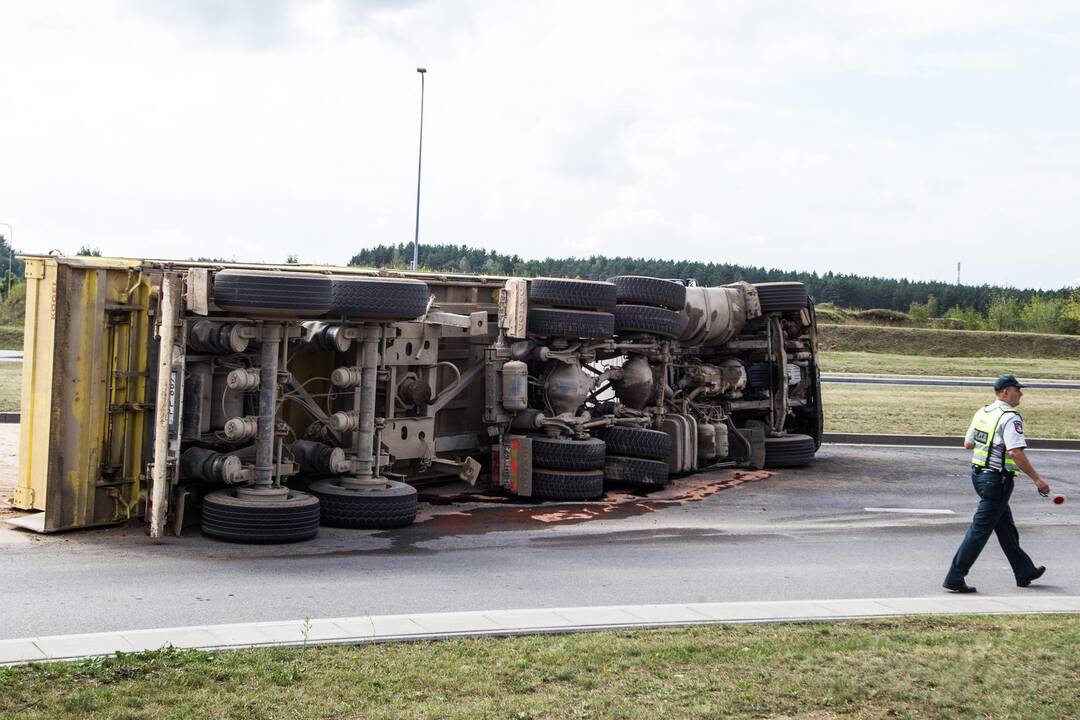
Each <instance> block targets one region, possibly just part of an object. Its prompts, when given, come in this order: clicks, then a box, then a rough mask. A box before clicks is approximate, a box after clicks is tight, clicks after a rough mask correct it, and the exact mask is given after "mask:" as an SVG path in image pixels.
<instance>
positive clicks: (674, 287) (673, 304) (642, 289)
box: [608, 275, 686, 310]
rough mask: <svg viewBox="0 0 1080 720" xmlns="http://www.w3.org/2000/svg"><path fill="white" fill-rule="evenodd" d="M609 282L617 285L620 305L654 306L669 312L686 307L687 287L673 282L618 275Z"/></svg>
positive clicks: (609, 279)
mask: <svg viewBox="0 0 1080 720" xmlns="http://www.w3.org/2000/svg"><path fill="white" fill-rule="evenodd" d="M608 282H609V283H612V284H614V285H615V288H616V289H617V291H618V294H617V298H618V301H619V303H620V304H622V303H626V304H630V305H654V306H656V307H664V308H668V309H669V310H682V309H683V307H684V306H685V305H686V287H685V286H683V285H680V284H679V283H677V282H673V281H671V280H661V279H660V278H652V277H641V276H639V275H617V276H615V277H613V278H608Z"/></svg>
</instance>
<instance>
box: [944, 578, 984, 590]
mask: <svg viewBox="0 0 1080 720" xmlns="http://www.w3.org/2000/svg"><path fill="white" fill-rule="evenodd" d="M941 587H943V588H945V589H946V590H948V591H949V592H954V593H973V592H976V590H975V588H973V587H971V586H970V585H968V584H967V583H965V582H964V581H963V580H961V581H960V582H958V583H950V582H946V583H941Z"/></svg>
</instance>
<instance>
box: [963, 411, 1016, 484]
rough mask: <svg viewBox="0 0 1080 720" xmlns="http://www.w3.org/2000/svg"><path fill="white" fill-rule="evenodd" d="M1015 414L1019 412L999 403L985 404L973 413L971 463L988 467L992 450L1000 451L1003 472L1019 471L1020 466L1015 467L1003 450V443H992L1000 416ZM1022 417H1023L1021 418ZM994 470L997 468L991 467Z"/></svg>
mask: <svg viewBox="0 0 1080 720" xmlns="http://www.w3.org/2000/svg"><path fill="white" fill-rule="evenodd" d="M1010 413H1011V414H1013V415H1016V417H1020V413H1018V412H1016V410H1013V409H1012V408H1003V407H1001V406H1000V405H987V406H986V407H984V408H983V409H982V410H980V411H978V412H977V413H975V421H974V423H973V424H972V427H973V428H974V430H975V439H974V442H975V449H974V450H973V451H972V453H971V464H972V465H976V466H978V467H982V468H988V467H990V457H991V455H992V452H993V451H994V450H1000V451H1001V458H1002V460H1003V461H1004V463H1005V464H1004V469H1005V472H1011V473H1019V472H1020V468H1019V467H1017V465H1016V463H1015V462H1014V461H1013V459H1012V458H1011V457H1009V454H1008V453H1007V452H1005V445H1004V443H1002V444H1001V445H995V444H994V438H996V437H997V430H998V426H999V425H1000V424H1001V418H1003V417H1004V416H1006V415H1008V414H1010ZM1021 419H1023V418H1021ZM991 469H993V470H996V469H998V468H991Z"/></svg>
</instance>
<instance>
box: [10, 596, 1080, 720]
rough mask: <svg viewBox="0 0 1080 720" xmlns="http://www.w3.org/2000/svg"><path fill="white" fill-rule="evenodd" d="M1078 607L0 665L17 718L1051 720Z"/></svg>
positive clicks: (1075, 634) (1077, 696)
mask: <svg viewBox="0 0 1080 720" xmlns="http://www.w3.org/2000/svg"><path fill="white" fill-rule="evenodd" d="M1078 650H1080V616H1075V615H1067V616H1031V617H980V618H947V617H935V618H895V619H887V620H875V621H865V622H857V621H851V622H840V623H828V624H798V625H736V626H709V627H698V628H687V629H673V630H653V631H640V632H604V633H591V634H580V635H557V636H550V635H547V636H535V637H519V638H503V639H460V640H448V641H441V642H422V643H411V644H389V645H366V646H360V647H327V648H294V649H268V650H247V651H239V652H218V653H204V652H198V651H183V650H164V651H159V652H154V653H142V654H138V655H126V656H120V657H116V658H110V659H95V660H87V661H84V662H79V663H58V664H49V665H35V666H24V667H17V668H9V669H6V670H3V671H2V672H0V715H2V716H4V717H12V716H16V715H18V716H19V717H26V718H50V719H52V718H61V719H62V718H82V717H91V716H92V717H100V718H133V719H134V718H177V719H179V718H240V717H242V718H252V719H256V718H294V717H304V718H399V717H411V718H470V719H473V718H642V719H647V720H654V719H655V718H658V717H662V718H701V717H709V718H712V717H814V718H833V717H839V716H844V717H850V718H883V717H899V718H907V717H949V718H983V717H1014V718H1051V717H1052V718H1061V717H1076V715H1077V714H1078V713H1080V682H1078V679H1080V652H1078Z"/></svg>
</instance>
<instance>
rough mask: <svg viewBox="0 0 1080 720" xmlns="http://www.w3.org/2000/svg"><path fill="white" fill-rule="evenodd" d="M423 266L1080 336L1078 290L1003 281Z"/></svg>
mask: <svg viewBox="0 0 1080 720" xmlns="http://www.w3.org/2000/svg"><path fill="white" fill-rule="evenodd" d="M412 252H413V244H412V243H400V244H397V245H376V246H374V247H372V248H365V249H363V250H361V251H360V252H358V253H357V254H356V255H354V256H353V257H352V259H350V260H349V264H350V265H359V266H364V267H385V268H408V267H409V264H410V262H411V261H412ZM420 266H421V268H422V269H425V270H433V271H446V272H460V273H478V274H483V275H517V276H522V277H576V278H582V279H586V280H603V279H606V278H609V277H612V276H614V275H648V276H651V277H660V278H669V279H677V280H694V281H695V282H696V283H697V284H698V285H724V284H727V283H732V282H737V281H740V280H745V281H746V282H755V283H757V282H775V281H783V280H797V281H799V282H802V283H805V284H806V286H807V288H808V290H809V292H810V295H811V296H812V297H813V298H814V299H815V301H816V302H817V303H819V312H820V318H821V320H822V321H823V322H833V323H856V324H875V325H900V326H911V327H941V328H949V329H956V330H998V331H1004V330H1009V331H1026V332H1039V333H1063V334H1080V288H1062V289H1060V290H1050V291H1047V290H1035V289H1031V288H1028V289H1018V288H1011V287H1005V286H1000V285H958V284H955V283H945V282H931V281H916V280H906V279H896V278H883V277H866V276H863V275H848V274H839V273H832V272H828V273H824V274H818V273H816V272H801V271H798V270H780V269H776V268H766V267H757V266H753V265H734V264H731V263H712V262H710V263H706V262H693V261H684V260H658V259H655V258H632V257H612V258H608V257H604V256H602V255H592V256H590V257H585V258H573V257H571V258H547V259H544V260H524V259H522V258H521V257H520V256H518V255H505V254H502V253H499V252H496V251H494V250H483V249H480V248H472V247H469V246H468V245H453V244H444V245H421V246H420Z"/></svg>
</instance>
